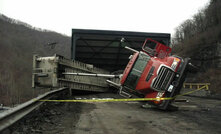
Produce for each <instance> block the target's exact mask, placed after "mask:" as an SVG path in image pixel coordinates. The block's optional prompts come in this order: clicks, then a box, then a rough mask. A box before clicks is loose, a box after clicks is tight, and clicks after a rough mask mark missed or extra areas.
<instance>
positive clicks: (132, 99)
mask: <svg viewBox="0 0 221 134" xmlns="http://www.w3.org/2000/svg"><path fill="white" fill-rule="evenodd" d="M171 99H173V98H172V97H171V98H130V99H82V100H39V101H47V102H122V101H153V100H157V101H160V100H171Z"/></svg>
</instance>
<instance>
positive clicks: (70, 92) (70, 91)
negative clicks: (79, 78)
mask: <svg viewBox="0 0 221 134" xmlns="http://www.w3.org/2000/svg"><path fill="white" fill-rule="evenodd" d="M69 95H70V96H72V95H73V94H72V89H71V88H69Z"/></svg>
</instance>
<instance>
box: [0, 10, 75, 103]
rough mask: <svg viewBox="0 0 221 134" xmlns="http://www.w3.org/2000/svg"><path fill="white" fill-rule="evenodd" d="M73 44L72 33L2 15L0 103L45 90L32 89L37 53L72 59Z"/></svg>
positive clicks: (20, 100)
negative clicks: (59, 31)
mask: <svg viewBox="0 0 221 134" xmlns="http://www.w3.org/2000/svg"><path fill="white" fill-rule="evenodd" d="M70 30H71V29H70ZM54 42H56V43H57V44H56V45H55V46H54V47H53V46H51V45H50V44H51V43H54ZM70 44H71V38H70V37H68V36H64V35H61V34H59V33H56V32H52V31H47V30H41V29H38V28H34V27H32V26H30V25H28V24H26V23H23V22H21V21H17V20H14V19H10V18H8V17H6V16H4V15H1V14H0V57H1V58H0V104H2V103H3V104H4V105H9V104H15V103H20V102H23V101H25V100H27V99H30V98H32V97H33V96H35V95H37V94H38V93H39V92H44V91H36V90H33V89H31V74H32V57H33V54H39V55H41V56H49V55H53V54H55V53H56V54H60V55H63V56H65V57H67V58H69V57H70Z"/></svg>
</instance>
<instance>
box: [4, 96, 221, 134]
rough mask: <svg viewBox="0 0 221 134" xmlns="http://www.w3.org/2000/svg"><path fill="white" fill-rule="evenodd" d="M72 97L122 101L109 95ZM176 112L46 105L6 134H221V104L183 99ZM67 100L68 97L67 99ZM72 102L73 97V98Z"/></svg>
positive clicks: (115, 105)
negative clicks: (186, 101)
mask: <svg viewBox="0 0 221 134" xmlns="http://www.w3.org/2000/svg"><path fill="white" fill-rule="evenodd" d="M74 98H89V99H90V98H121V97H120V96H119V95H116V94H112V93H103V94H87V95H77V96H75V97H74ZM184 98H186V99H188V100H189V101H190V102H189V103H184V102H179V103H176V105H178V106H179V107H180V109H179V110H178V111H168V112H166V111H161V110H157V109H153V108H148V109H144V108H141V105H142V104H141V103H139V102H105V103H101V102H100V103H57V102H56V103H55V102H53V103H48V104H46V105H45V106H43V107H42V108H40V109H38V110H36V111H35V112H32V113H31V114H30V115H28V116H27V117H26V118H24V119H23V120H22V121H20V122H19V123H17V124H15V125H14V126H13V127H11V128H10V129H8V130H6V131H5V133H13V134H18V133H27V134H29V133H36V134H37V133H43V134H55V133H59V134H144V133H145V134H148V133H149V134H208V133H209V134H220V133H221V101H220V100H211V99H202V98H193V97H184ZM68 99H70V98H68ZM72 99H73V98H72Z"/></svg>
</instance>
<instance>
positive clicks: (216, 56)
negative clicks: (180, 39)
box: [191, 42, 221, 70]
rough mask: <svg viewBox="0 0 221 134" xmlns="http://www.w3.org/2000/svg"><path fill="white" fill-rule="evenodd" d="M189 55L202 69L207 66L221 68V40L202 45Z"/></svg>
mask: <svg viewBox="0 0 221 134" xmlns="http://www.w3.org/2000/svg"><path fill="white" fill-rule="evenodd" d="M191 57H192V60H193V63H194V64H195V65H197V66H199V67H201V68H202V69H204V70H207V69H208V68H221V42H217V43H213V44H209V45H207V46H205V47H202V48H200V49H199V50H197V51H196V52H195V53H194V54H193V55H192V56H191Z"/></svg>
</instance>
